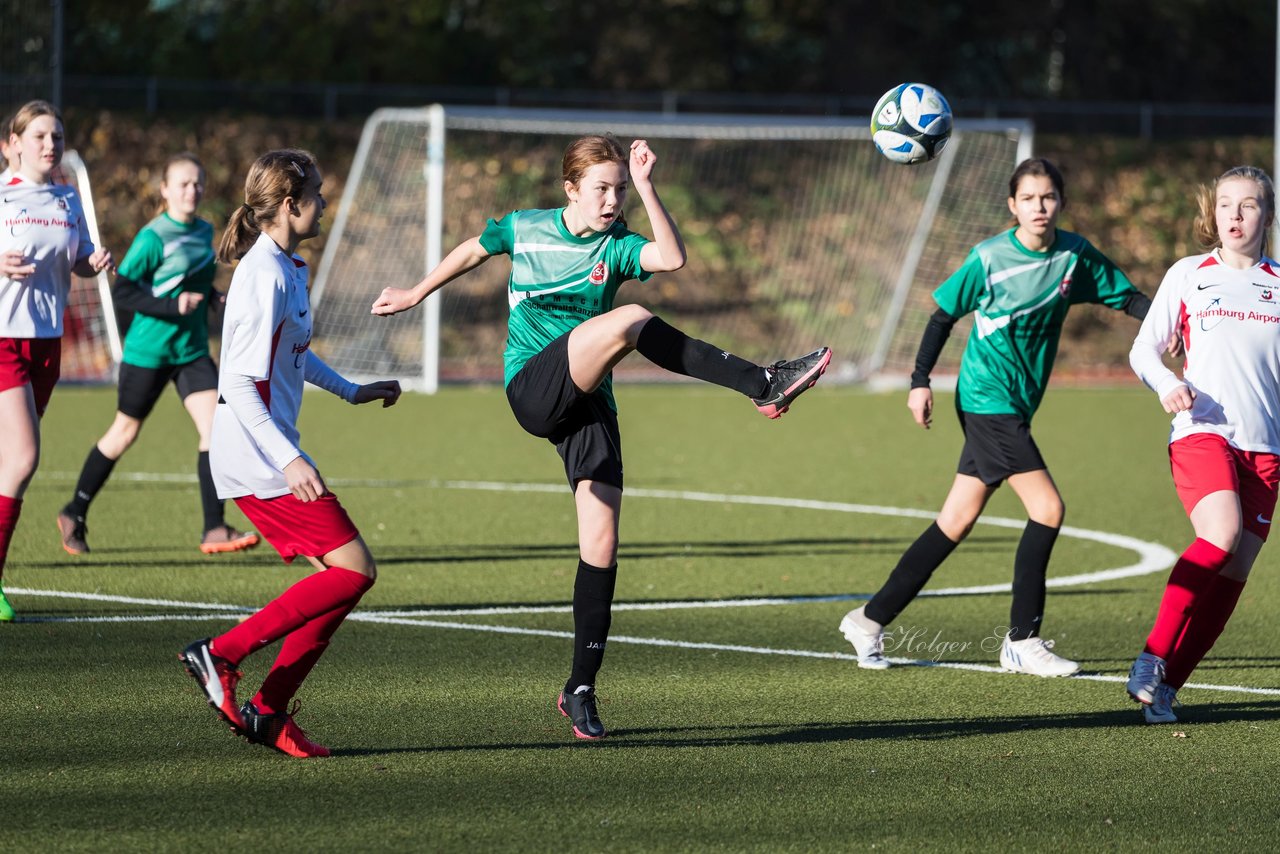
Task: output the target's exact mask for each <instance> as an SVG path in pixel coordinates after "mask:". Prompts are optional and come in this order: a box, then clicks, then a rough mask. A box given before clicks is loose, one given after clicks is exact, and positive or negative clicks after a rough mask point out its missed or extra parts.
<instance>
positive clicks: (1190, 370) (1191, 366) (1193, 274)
mask: <svg viewBox="0 0 1280 854" xmlns="http://www.w3.org/2000/svg"><path fill="white" fill-rule="evenodd" d="M1275 268H1276V262H1275V261H1273V260H1271V259H1270V258H1263V259H1262V261H1261V262H1260V263H1258V264H1255V265H1254V266H1252V267H1250V268H1249V269H1247V270H1237V269H1236V268H1234V267H1230V266H1228V265H1227V264H1225V263H1224V262H1223V260H1222V256H1221V255H1220V254H1219V253H1218V251H1217V250H1214V251H1213V252H1210V253H1208V254H1205V255H1193V256H1191V257H1189V258H1183V259H1182V260H1180V261H1178V262H1177V263H1175V264H1174V265H1173V266H1172V267H1170V268H1169V272H1168V273H1166V274H1165V277H1164V281H1163V282H1161V283H1160V290H1159V291H1157V292H1156V296H1155V299H1153V300H1152V303H1151V310H1150V311H1148V312H1147V317H1146V320H1144V321H1143V322H1142V327H1141V328H1140V329H1139V330H1138V337H1137V339H1136V340H1135V341H1134V342H1133V349H1132V350H1131V351H1130V353H1129V364H1130V365H1132V366H1133V370H1134V371H1135V372H1136V373H1137V374H1138V376H1139V377H1140V378H1141V379H1142V381H1143V382H1144V383H1146V384H1147V385H1148V386H1149V387H1150V388H1151V389H1152V390H1153V391H1155V393H1156V395H1157V396H1159V397H1160V398H1161V399H1163V398H1164V397H1165V396H1166V395H1168V394H1169V392H1171V391H1173V390H1174V389H1175V388H1177V386H1178V384H1179V383H1185V384H1186V385H1187V386H1188V387H1189V388H1191V389H1192V391H1193V392H1194V393H1195V396H1196V397H1195V404H1194V405H1193V406H1192V408H1191V409H1190V410H1189V411H1187V412H1179V413H1178V414H1177V415H1175V416H1174V418H1173V429H1172V432H1171V433H1170V436H1169V441H1170V442H1174V441H1177V440H1178V439H1181V438H1183V437H1184V436H1189V435H1191V434H1193V433H1216V434H1218V435H1220V436H1222V437H1223V438H1225V439H1226V440H1227V442H1228V443H1229V444H1231V445H1232V446H1233V447H1235V448H1238V449H1240V450H1242V451H1263V452H1266V453H1272V454H1277V453H1280V273H1278V272H1277V271H1276V269H1275ZM1175 331H1177V332H1178V333H1179V334H1180V335H1181V336H1182V340H1183V343H1184V345H1185V346H1186V360H1187V361H1186V367H1185V368H1184V370H1183V376H1182V379H1179V378H1178V376H1177V375H1176V374H1174V373H1173V371H1171V370H1169V369H1168V368H1167V367H1165V366H1164V363H1163V362H1162V361H1161V357H1160V354H1161V353H1162V352H1163V351H1164V349H1165V344H1166V342H1167V341H1168V340H1169V338H1170V336H1171V335H1172V334H1173V333H1174V332H1175Z"/></svg>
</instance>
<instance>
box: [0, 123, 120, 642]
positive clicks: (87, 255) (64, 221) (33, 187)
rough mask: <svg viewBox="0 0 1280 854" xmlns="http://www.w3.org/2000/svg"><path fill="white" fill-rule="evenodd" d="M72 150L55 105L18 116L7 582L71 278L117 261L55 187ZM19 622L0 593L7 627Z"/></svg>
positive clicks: (2, 363) (12, 194)
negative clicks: (12, 543)
mask: <svg viewBox="0 0 1280 854" xmlns="http://www.w3.org/2000/svg"><path fill="white" fill-rule="evenodd" d="M65 148H66V139H65V137H64V132H63V127H62V117H61V116H60V115H59V114H58V111H57V110H56V109H55V108H54V107H53V105H52V104H49V103H48V102H46V101H31V102H29V103H27V104H26V105H24V106H23V107H22V108H21V109H20V110H18V112H17V113H16V114H15V115H14V118H13V123H12V125H11V133H10V135H9V150H10V152H11V153H12V152H14V151H16V152H17V161H18V164H19V166H18V169H17V171H16V172H13V173H11V174H9V176H8V178H7V179H6V180H5V181H4V182H3V184H2V185H0V575H2V574H3V571H4V565H5V561H6V559H7V558H8V555H9V542H10V540H11V539H12V537H13V532H14V529H15V528H16V527H17V525H18V516H19V515H20V514H21V512H22V496H23V495H24V494H25V493H26V490H27V485H28V484H29V483H30V482H31V478H32V477H33V476H34V475H35V472H36V463H37V461H38V460H39V457H40V418H41V417H42V416H43V415H44V411H45V407H46V406H48V404H49V398H50V396H51V395H52V394H53V387H54V385H56V384H57V382H58V376H59V372H60V361H61V354H62V316H63V314H64V313H65V312H66V310H67V295H68V293H69V292H70V290H71V275H72V273H75V274H77V275H81V276H86V277H88V276H94V275H96V274H97V273H98V272H99V271H100V270H103V269H106V268H107V267H109V266H111V253H110V252H108V251H107V250H105V249H98V248H96V247H95V246H94V245H93V242H92V241H91V240H90V239H89V230H88V227H87V225H86V224H85V218H84V211H83V209H82V208H81V205H80V198H79V196H77V195H76V191H75V190H74V189H73V188H71V187H67V186H63V185H59V184H55V183H54V182H53V176H54V174H55V172H56V171H57V169H58V166H59V164H60V163H61V162H62V154H63V151H64V150H65ZM13 617H14V614H13V608H12V606H11V605H10V604H9V600H8V599H6V598H5V595H4V591H3V590H2V589H0V622H7V621H9V620H12V619H13Z"/></svg>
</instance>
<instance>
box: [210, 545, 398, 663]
mask: <svg viewBox="0 0 1280 854" xmlns="http://www.w3.org/2000/svg"><path fill="white" fill-rule="evenodd" d="M372 584H373V581H372V579H370V578H369V577H368V576H367V575H361V574H360V573H358V572H352V571H351V570H349V569H343V568H341V567H338V566H333V567H330V568H329V569H326V570H324V571H323V572H317V573H315V574H314V575H308V576H307V577H306V578H304V579H302V580H301V581H299V582H298V583H297V584H294V585H293V586H292V587H290V588H289V589H288V590H286V591H284V592H283V593H281V594H280V595H279V596H277V597H276V598H275V599H273V600H271V601H270V602H268V603H267V606H266V607H265V608H263V609H262V610H261V611H259V612H258V613H256V614H254V615H253V616H252V617H250V618H249V619H247V620H245V621H244V622H243V623H241V624H240V625H238V626H236V627H235V628H233V629H231V631H229V632H227V633H226V634H222V635H218V637H216V638H214V640H213V648H214V651H215V653H216V654H217V655H220V656H222V657H223V658H225V659H227V660H228V661H230V662H231V663H232V664H239V663H240V662H241V661H242V660H243V659H244V658H245V656H247V655H249V654H250V653H252V652H256V651H258V650H260V649H262V648H263V647H264V646H267V645H268V644H271V643H274V642H275V641H277V640H279V639H280V638H282V637H284V636H285V635H287V634H289V632H291V631H293V630H294V629H296V628H298V627H299V626H301V625H303V624H304V623H306V622H307V621H308V620H314V619H315V618H316V617H319V616H321V615H323V614H327V613H329V612H330V611H332V610H333V609H335V608H337V607H338V606H340V605H343V604H344V603H346V602H347V601H348V600H350V601H351V602H352V603H355V602H359V601H360V597H361V596H363V595H364V591H366V590H368V589H369V587H370V585H372Z"/></svg>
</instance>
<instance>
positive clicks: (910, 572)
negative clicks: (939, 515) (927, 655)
mask: <svg viewBox="0 0 1280 854" xmlns="http://www.w3.org/2000/svg"><path fill="white" fill-rule="evenodd" d="M958 545H959V543H956V542H952V540H951V539H950V538H949V537H948V536H947V535H946V534H944V533H942V529H941V528H939V527H938V523H937V522H934V523H933V524H932V525H930V526H929V527H928V528H926V529H925V531H924V533H923V534H921V535H920V536H919V537H917V538H916V541H915V542H914V543H912V544H911V545H910V546H909V547H908V548H907V550H906V551H905V552H903V554H902V557H901V558H900V559H899V560H898V565H897V566H895V567H894V568H893V572H891V573H889V578H888V580H887V581H885V583H884V586H883V587H881V588H880V590H879V592H877V593H876V595H875V596H872V597H871V601H870V602H868V603H867V604H866V607H865V608H863V611H862V613H864V614H866V615H867V617H868V619H872V620H875V621H876V622H877V623H879V624H880V625H882V626H887V625H889V624H890V623H892V622H893V621H894V620H896V619H897V618H898V615H899V614H901V613H902V609H903V608H906V607H907V606H908V605H910V604H911V600H912V599H915V598H916V595H917V594H918V593H919V592H920V590H921V588H923V587H924V585H925V583H926V582H928V580H929V577H930V576H932V575H933V571H934V570H935V569H937V568H938V567H939V566H941V565H942V562H943V561H944V560H946V559H947V557H948V556H949V555H950V554H951V553H952V552H953V551H955V548H956V546H958Z"/></svg>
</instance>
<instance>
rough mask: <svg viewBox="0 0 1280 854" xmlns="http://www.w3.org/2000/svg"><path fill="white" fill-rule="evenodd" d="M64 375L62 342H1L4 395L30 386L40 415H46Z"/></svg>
mask: <svg viewBox="0 0 1280 854" xmlns="http://www.w3.org/2000/svg"><path fill="white" fill-rule="evenodd" d="M61 374H62V339H61V338H0V391H8V390H9V389H11V388H17V387H18V386H24V385H28V384H30V386H31V392H32V394H34V395H35V398H36V414H37V415H44V411H45V408H46V407H48V405H49V398H50V397H52V396H53V387H54V386H55V385H57V384H58V377H59V376H61Z"/></svg>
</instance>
